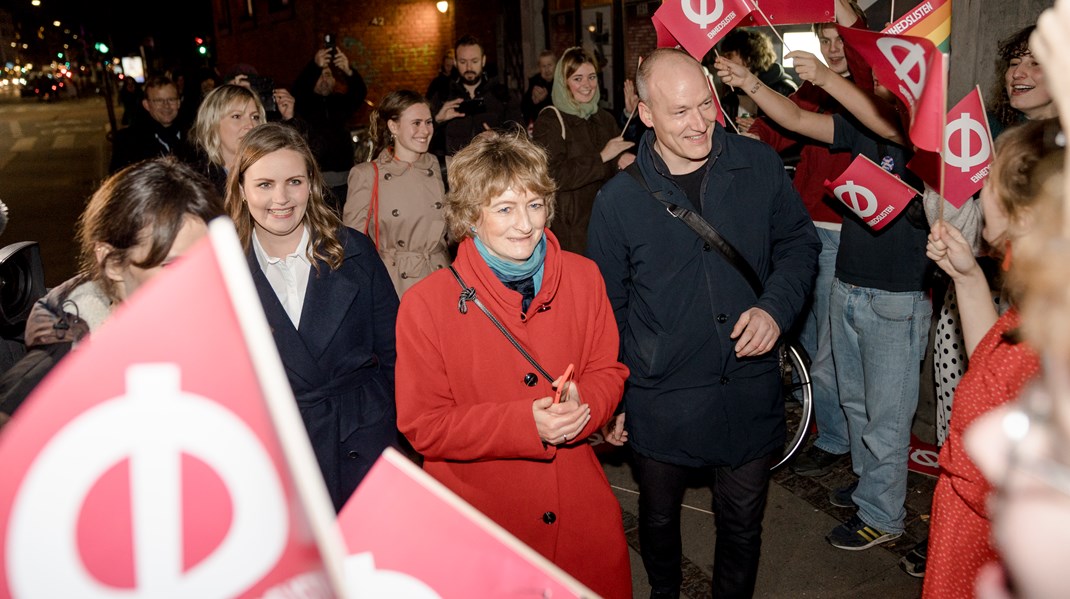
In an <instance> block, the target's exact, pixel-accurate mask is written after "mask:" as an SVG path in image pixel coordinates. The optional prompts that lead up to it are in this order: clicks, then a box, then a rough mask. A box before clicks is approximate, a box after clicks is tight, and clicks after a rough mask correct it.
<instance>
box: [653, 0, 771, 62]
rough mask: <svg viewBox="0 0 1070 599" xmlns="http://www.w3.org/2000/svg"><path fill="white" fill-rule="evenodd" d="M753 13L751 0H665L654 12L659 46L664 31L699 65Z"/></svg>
mask: <svg viewBox="0 0 1070 599" xmlns="http://www.w3.org/2000/svg"><path fill="white" fill-rule="evenodd" d="M752 10H754V7H753V6H752V5H751V3H750V0H666V1H665V2H663V3H662V4H661V8H659V9H658V10H657V11H656V12H655V13H654V17H653V18H654V28H655V29H656V30H658V47H664V46H663V45H662V39H663V33H662V32H663V31H664V32H667V33H668V34H669V35H671V36H672V37H673V38H675V39H676V41H677V42H679V44H680V45H681V46H683V48H684V50H687V53H688V54H690V55H691V56H694V57H695V60H698V61H699V62H701V61H702V58H703V57H704V56H706V53H707V52H709V51H710V48H712V47H714V46H715V45H717V42H718V41H720V40H721V38H722V37H724V36H725V35H727V34H728V32H729V31H731V30H732V29H733V28H734V27H735V26H736V25H739V24H740V23H741V22H742V21H743V18H744V17H746V16H747V15H748V14H750V12H751V11H752Z"/></svg>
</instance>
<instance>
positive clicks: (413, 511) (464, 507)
mask: <svg viewBox="0 0 1070 599" xmlns="http://www.w3.org/2000/svg"><path fill="white" fill-rule="evenodd" d="M338 525H339V527H340V528H341V529H342V534H343V535H344V536H345V540H346V545H347V546H348V549H349V554H350V557H349V558H348V559H347V562H346V574H347V580H348V582H349V583H350V588H352V589H353V590H354V591H355V592H356V594H357V595H358V596H360V597H411V598H414V599H425V598H426V599H433V598H437V597H441V598H442V599H451V598H457V599H481V598H488V599H489V598H497V597H521V596H524V597H554V598H555V599H556V598H558V597H594V596H595V594H594V593H593V592H591V590H590V589H588V588H586V587H584V586H583V585H582V584H580V583H579V582H578V581H576V580H575V579H574V578H572V577H571V576H569V575H568V574H567V573H565V572H564V571H562V570H561V569H560V568H558V567H557V566H555V565H554V564H553V563H551V562H550V561H549V560H547V559H546V558H545V557H543V556H542V555H540V554H538V553H537V552H536V551H535V550H534V549H531V548H530V547H528V546H527V545H525V544H524V543H522V542H521V541H520V540H519V539H517V538H516V537H514V536H513V535H511V534H510V533H509V532H507V531H506V530H505V529H503V528H502V527H501V526H499V525H498V524H496V523H495V522H493V521H492V520H491V519H490V518H487V517H486V516H484V515H483V514H482V513H480V512H479V511H477V510H476V509H475V508H473V507H472V506H471V505H469V504H468V503H467V502H465V501H464V500H463V499H461V498H460V497H458V496H457V495H456V494H454V493H453V492H452V491H450V490H449V489H447V488H446V487H445V486H444V485H443V484H442V483H440V482H438V481H436V480H435V479H433V478H431V476H430V475H428V474H427V473H425V472H424V471H423V470H420V469H419V468H417V467H416V466H415V465H414V464H413V463H412V462H410V461H409V460H408V459H406V458H405V457H404V456H402V455H401V454H400V453H398V452H397V451H394V450H392V449H388V450H386V451H385V452H384V453H383V455H382V457H380V458H379V461H377V462H376V463H375V465H374V466H372V469H371V470H370V471H369V472H368V475H367V476H366V477H365V478H364V480H363V481H362V482H361V483H360V486H359V487H357V490H356V492H354V493H353V495H352V496H351V497H350V498H349V501H347V502H346V504H345V506H344V507H343V508H342V512H341V513H340V514H338Z"/></svg>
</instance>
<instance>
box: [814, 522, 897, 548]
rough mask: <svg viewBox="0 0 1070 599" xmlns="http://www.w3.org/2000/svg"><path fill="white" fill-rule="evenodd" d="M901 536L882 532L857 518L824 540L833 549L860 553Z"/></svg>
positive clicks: (836, 529)
mask: <svg viewBox="0 0 1070 599" xmlns="http://www.w3.org/2000/svg"><path fill="white" fill-rule="evenodd" d="M901 536H903V533H901V532H884V531H881V530H877V529H876V528H873V527H872V526H870V525H868V524H866V523H865V522H863V521H862V519H861V518H859V517H858V516H851V519H850V520H848V521H847V522H844V523H843V524H841V525H839V526H837V527H836V528H833V529H832V532H830V533H829V534H828V535H827V536H826V537H825V540H826V541H828V542H829V544H830V545H832V546H833V547H838V548H840V549H846V550H848V551H862V550H863V549H869V548H870V547H873V546H874V545H880V544H881V543H887V542H888V541H894V540H896V539H898V538H899V537H901Z"/></svg>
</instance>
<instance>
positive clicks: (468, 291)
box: [448, 265, 554, 385]
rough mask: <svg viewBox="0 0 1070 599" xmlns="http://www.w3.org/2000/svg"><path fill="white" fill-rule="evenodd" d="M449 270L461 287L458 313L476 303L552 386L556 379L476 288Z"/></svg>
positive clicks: (452, 269)
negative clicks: (528, 350) (515, 336)
mask: <svg viewBox="0 0 1070 599" xmlns="http://www.w3.org/2000/svg"><path fill="white" fill-rule="evenodd" d="M448 268H449V269H450V272H452V273H453V277H454V278H455V279H457V283H458V284H459V285H460V286H461V297H460V299H459V300H458V301H457V311H458V312H460V313H461V314H467V313H468V306H467V304H468V302H472V303H474V304H475V305H476V306H477V307H478V308H479V309H480V310H482V311H483V313H484V314H486V315H487V318H489V319H490V321H491V322H492V323H494V326H496V327H498V330H499V331H501V332H502V335H505V338H506V339H508V340H509V343H512V344H513V347H515V348H516V351H518V352H520V354H521V355H523V356H524V359H525V360H527V361H528V363H530V364H531V365H532V366H534V367H535V370H538V371H539V374H541V375H543V376H544V377H546V382H547V383H550V384H551V385H552V384H553V382H554V377H552V376H550V373H548V372H546V370H545V369H543V367H542V366H541V365H540V364H539V363H538V362H536V361H535V358H533V357H531V354H529V353H528V352H527V351H526V350H525V349H524V348H523V347H522V346H521V345H520V343H519V342H518V341H517V340H516V339H514V338H513V336H512V335H510V334H509V330H508V329H506V328H505V325H503V324H502V323H501V322H499V321H498V319H497V318H495V317H494V315H493V314H491V313H490V310H488V309H487V307H486V306H484V305H483V302H481V301H479V298H478V297H476V288H475V287H469V286H468V285H466V284H465V283H464V279H462V278H461V273H459V272H457V269H456V268H454V267H453V265H450V266H449V267H448Z"/></svg>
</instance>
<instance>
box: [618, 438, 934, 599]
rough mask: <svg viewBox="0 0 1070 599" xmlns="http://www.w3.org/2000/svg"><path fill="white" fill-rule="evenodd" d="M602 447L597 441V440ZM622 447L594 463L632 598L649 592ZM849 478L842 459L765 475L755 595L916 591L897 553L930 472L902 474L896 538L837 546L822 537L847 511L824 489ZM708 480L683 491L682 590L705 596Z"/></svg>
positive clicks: (923, 499) (921, 506)
mask: <svg viewBox="0 0 1070 599" xmlns="http://www.w3.org/2000/svg"><path fill="white" fill-rule="evenodd" d="M600 449H602V448H600ZM627 456H628V452H627V450H626V449H618V450H614V451H611V452H606V453H603V452H600V457H601V459H602V464H603V467H604V469H605V472H606V476H607V477H608V478H609V483H610V485H612V486H613V490H614V493H615V494H616V496H617V499H618V500H619V501H620V504H621V508H622V510H623V512H624V529H625V533H626V535H627V538H628V544H629V546H630V549H631V551H630V553H631V557H632V588H633V592H634V596H635V597H636V599H645V598H646V597H647V596H648V595H649V593H650V587H649V586H648V585H647V580H646V572H645V571H644V569H643V562H642V560H641V559H640V557H639V552H638V548H639V531H638V522H637V520H636V514H637V513H638V493H637V489H638V485H637V484H636V482H635V478H634V477H633V475H632V470H631V466H630V464H629V463H628V459H627ZM853 478H854V474H853V473H852V472H851V466H850V463H849V461H848V460H845V461H844V462H843V463H841V464H840V465H839V466H837V467H836V468H835V469H834V470H833V471H832V472H830V473H828V474H826V475H825V476H822V477H816V478H809V477H802V476H797V475H795V474H792V473H791V471H790V470H789V469H788V468H783V469H781V470H779V471H778V472H776V473H775V474H774V475H773V482H772V484H771V485H770V489H769V504H768V506H767V508H766V513H765V522H764V532H763V534H762V561H761V565H760V567H759V571H758V585H757V588H756V589H755V597H756V598H758V599H779V598H785V599H787V598H790V599H795V598H804V599H834V598H836V599H840V598H842V599H848V598H850V599H855V598H858V597H879V598H880V599H916V598H917V597H919V596H920V595H921V584H922V579H920V578H913V577H911V576H909V575H907V574H906V573H905V572H903V571H902V570H900V569H899V566H898V562H899V558H900V557H902V556H903V555H905V554H906V553H907V552H909V551H910V550H911V548H913V547H914V545H915V544H916V543H917V542H918V540H920V539H922V538H925V536H926V534H927V531H928V518H929V508H930V506H931V503H932V491H933V488H934V487H935V486H936V479H935V478H932V477H930V476H926V475H923V474H918V473H916V472H911V473H910V474H909V478H908V493H907V530H906V532H905V533H904V534H903V536H902V537H900V538H899V539H897V540H895V541H893V542H890V543H885V544H883V545H879V546H877V547H873V548H870V549H867V550H865V551H844V550H842V549H837V548H835V547H833V546H831V545H829V544H828V542H827V541H825V535H826V534H828V532H829V531H830V530H832V528H833V527H835V526H836V525H837V524H839V523H840V522H842V521H843V520H846V519H847V518H849V517H850V516H851V515H852V514H853V510H851V509H848V508H838V507H835V506H833V505H832V504H830V503H829V502H828V494H829V492H830V491H831V490H833V489H836V488H840V487H842V486H845V485H847V484H848V483H850V482H851V481H852V480H853ZM710 506H711V493H710V490H709V487H703V486H699V485H697V484H696V485H695V486H693V487H692V488H690V489H689V490H688V492H687V494H686V495H685V497H684V510H683V516H682V522H683V527H682V528H683V547H684V585H683V596H684V597H688V598H690V599H696V598H704V599H705V598H708V597H710V576H711V575H712V572H713V548H714V536H715V533H714V524H713V514H712V513H711V512H710Z"/></svg>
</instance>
